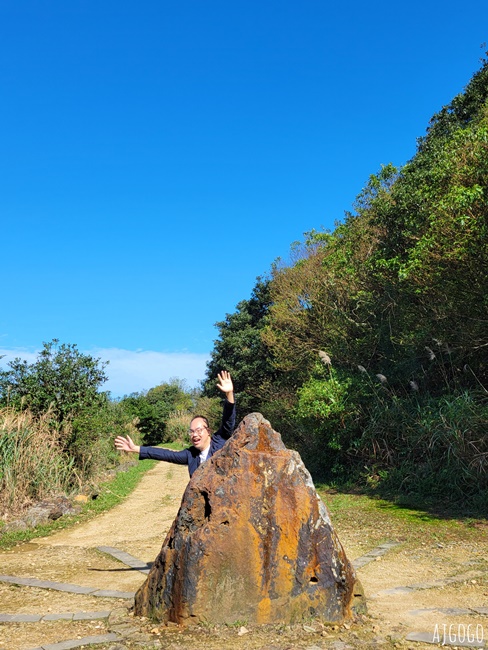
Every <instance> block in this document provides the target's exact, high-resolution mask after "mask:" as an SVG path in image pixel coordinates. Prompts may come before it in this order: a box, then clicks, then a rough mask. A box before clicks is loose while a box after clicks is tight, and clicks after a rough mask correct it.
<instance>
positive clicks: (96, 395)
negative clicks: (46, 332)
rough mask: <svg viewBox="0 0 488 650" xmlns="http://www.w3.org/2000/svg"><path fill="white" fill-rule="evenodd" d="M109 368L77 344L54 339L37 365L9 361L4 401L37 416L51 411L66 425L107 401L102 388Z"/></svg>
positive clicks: (3, 377)
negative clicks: (84, 412)
mask: <svg viewBox="0 0 488 650" xmlns="http://www.w3.org/2000/svg"><path fill="white" fill-rule="evenodd" d="M107 365H108V362H102V361H101V360H100V359H95V358H93V357H91V356H90V355H87V354H83V353H81V352H80V351H79V350H78V348H77V346H76V345H74V344H65V343H63V344H61V345H60V344H59V341H58V339H53V340H52V341H51V342H49V343H43V349H42V350H41V352H40V353H39V356H38V359H37V360H36V361H35V362H34V363H31V364H29V363H27V361H24V360H22V359H19V358H16V359H14V360H13V361H11V362H9V364H8V366H9V368H8V370H3V371H1V372H0V401H1V403H2V404H3V405H6V404H9V405H11V406H14V407H16V408H23V407H29V409H30V410H31V411H32V412H33V413H34V414H35V415H39V414H41V413H46V412H47V411H51V412H52V415H53V418H54V419H55V420H56V421H57V422H58V424H59V425H62V424H63V423H64V422H66V421H67V420H72V419H73V418H74V417H75V416H76V415H78V414H80V413H81V412H82V411H83V410H85V409H87V408H92V407H94V406H97V405H101V404H103V403H104V402H105V400H106V395H104V394H102V393H101V392H100V388H101V386H102V384H103V383H104V382H105V381H107V375H106V374H105V368H106V366H107Z"/></svg>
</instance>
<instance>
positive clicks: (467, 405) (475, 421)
mask: <svg viewBox="0 0 488 650" xmlns="http://www.w3.org/2000/svg"><path fill="white" fill-rule="evenodd" d="M375 406H376V408H375ZM487 431H488V400H487V398H486V395H484V394H481V393H480V392H474V391H463V392H460V393H454V392H452V393H450V394H444V395H442V396H424V397H423V399H418V398H417V397H414V396H411V397H409V398H407V397H404V398H403V399H394V400H391V401H390V402H389V403H387V404H382V405H381V408H379V405H373V408H372V409H371V412H370V419H369V421H368V423H367V424H366V426H365V428H364V431H363V435H362V438H361V440H360V441H358V449H357V451H358V452H359V454H360V455H361V456H362V457H363V459H364V463H365V469H366V472H365V476H366V477H367V481H368V482H369V483H370V484H371V486H372V487H375V488H379V491H380V492H381V491H382V490H387V491H388V490H394V491H398V492H401V493H403V494H411V495H418V496H423V497H424V498H425V499H426V500H429V498H430V499H434V500H437V501H438V500H440V499H441V500H444V501H446V502H448V501H449V502H458V503H462V502H464V503H466V504H468V503H471V504H473V505H477V506H478V507H481V508H483V509H488V433H487Z"/></svg>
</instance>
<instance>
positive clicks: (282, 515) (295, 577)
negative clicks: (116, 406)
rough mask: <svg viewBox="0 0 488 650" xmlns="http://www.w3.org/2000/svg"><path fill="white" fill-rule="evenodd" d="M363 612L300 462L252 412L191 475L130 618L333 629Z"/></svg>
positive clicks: (325, 514) (349, 572) (351, 576)
mask: <svg viewBox="0 0 488 650" xmlns="http://www.w3.org/2000/svg"><path fill="white" fill-rule="evenodd" d="M362 603H363V596H362V590H361V587H360V585H359V583H358V582H357V581H356V578H355V574H354V570H353V568H352V566H351V564H350V562H349V561H348V560H347V558H346V556H345V554H344V550H343V548H342V546H341V544H340V542H339V540H338V538H337V536H336V534H335V532H334V530H333V528H332V525H331V523H330V518H329V515H328V512H327V510H326V508H325V506H324V504H323V502H322V501H321V500H320V498H319V496H318V495H317V492H316V491H315V488H314V485H313V482H312V479H311V477H310V474H309V473H308V471H307V470H306V468H305V466H304V464H303V462H302V460H301V458H300V456H299V455H298V453H297V452H294V451H290V450H288V449H287V448H286V447H285V446H284V444H283V442H282V440H281V437H280V435H279V433H277V432H276V431H273V430H272V428H271V426H270V425H269V422H267V421H266V420H265V419H264V418H263V417H262V415H261V414H259V413H252V414H251V415H249V416H247V417H246V418H245V419H244V420H243V421H242V423H241V424H240V426H239V428H238V429H237V431H236V432H235V434H234V436H233V437H232V438H231V440H229V441H228V442H227V444H226V445H225V446H224V448H223V449H222V450H221V451H220V452H218V453H217V454H215V455H214V456H213V457H212V458H210V459H208V460H207V461H206V462H205V463H204V464H203V465H202V466H201V467H200V468H199V469H198V470H197V471H196V472H195V473H194V475H193V477H192V479H191V480H190V482H189V484H188V486H187V488H186V491H185V494H184V495H183V500H182V503H181V507H180V510H179V512H178V514H177V516H176V519H175V521H174V523H173V525H172V527H171V530H170V531H169V533H168V535H167V537H166V540H165V542H164V545H163V548H162V549H161V552H160V553H159V555H158V557H157V558H156V561H155V563H154V565H153V567H152V569H151V571H150V573H149V575H148V578H147V580H146V582H145V583H144V584H143V585H142V587H141V588H140V589H139V591H138V592H137V594H136V599H135V613H136V614H138V615H141V616H149V617H151V618H153V619H156V620H159V621H173V622H175V623H183V624H184V623H198V622H210V623H233V622H235V621H246V622H249V623H252V622H254V623H273V622H285V623H292V622H296V621H299V620H301V619H303V618H310V616H319V617H321V619H322V620H326V621H329V622H340V621H343V620H345V619H348V618H350V617H351V616H352V609H354V608H355V607H356V606H357V605H361V606H362Z"/></svg>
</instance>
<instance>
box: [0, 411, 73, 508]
mask: <svg viewBox="0 0 488 650" xmlns="http://www.w3.org/2000/svg"><path fill="white" fill-rule="evenodd" d="M51 422H52V417H51V414H50V413H49V412H48V413H45V414H43V415H42V416H40V417H34V416H33V415H32V413H30V412H29V411H28V410H25V411H21V412H19V411H14V410H13V409H12V408H10V407H7V408H3V409H0V508H1V509H2V511H5V510H6V509H13V510H19V509H21V508H22V507H23V506H24V505H26V504H28V503H29V502H31V501H34V500H38V499H43V498H45V497H46V496H48V495H50V494H53V493H56V492H61V491H65V490H66V489H67V487H68V485H69V484H70V483H72V482H73V480H76V473H75V472H74V468H73V460H72V459H71V458H69V457H68V456H67V455H66V454H64V453H63V448H62V438H63V437H64V435H65V434H66V432H62V434H61V435H60V432H59V431H58V430H56V429H54V428H53V427H52V424H51Z"/></svg>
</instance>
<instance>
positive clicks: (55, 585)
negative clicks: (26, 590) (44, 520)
mask: <svg viewBox="0 0 488 650" xmlns="http://www.w3.org/2000/svg"><path fill="white" fill-rule="evenodd" d="M0 582H9V583H11V584H14V585H24V586H26V587H37V588H40V589H54V590H55V591H67V592H69V593H71V594H86V595H90V596H98V597H100V598H125V599H131V598H134V596H135V593H134V592H131V591H115V590H113V589H98V588H97V587H82V586H80V585H71V584H69V583H66V582H53V581H51V580H37V579H36V578H19V577H17V576H4V575H0Z"/></svg>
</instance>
